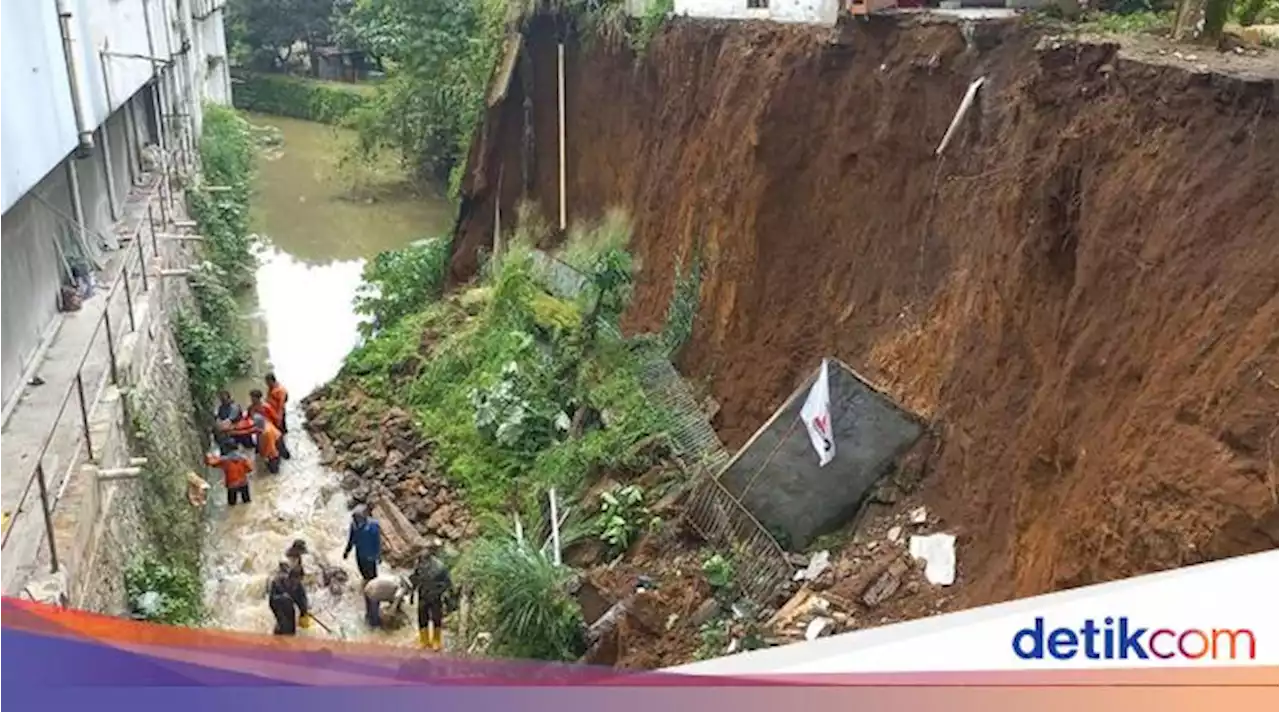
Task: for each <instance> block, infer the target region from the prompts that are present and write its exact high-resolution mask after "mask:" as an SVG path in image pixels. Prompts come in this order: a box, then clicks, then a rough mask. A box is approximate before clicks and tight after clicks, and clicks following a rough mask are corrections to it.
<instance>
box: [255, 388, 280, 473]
mask: <svg viewBox="0 0 1280 712" xmlns="http://www.w3.org/2000/svg"><path fill="white" fill-rule="evenodd" d="M249 412H250V413H252V414H253V415H254V416H259V415H261V416H262V417H263V418H264V419H266V421H267V422H268V423H270V424H271V425H273V426H275V429H276V433H277V434H278V437H277V438H276V443H275V447H276V449H277V450H279V452H280V456H281V457H283V458H285V459H286V460H287V459H288V458H289V448H287V447H285V444H284V412H283V411H280V410H277V409H276V407H275V406H274V405H273V404H272V403H271V402H270V401H268V400H263V397H262V391H260V390H258V389H256V388H255V389H253V390H251V391H249ZM272 472H274V470H272Z"/></svg>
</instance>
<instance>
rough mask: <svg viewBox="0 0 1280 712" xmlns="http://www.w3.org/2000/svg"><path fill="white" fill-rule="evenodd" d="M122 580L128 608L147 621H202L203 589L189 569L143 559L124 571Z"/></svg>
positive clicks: (147, 558) (189, 622)
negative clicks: (127, 598) (127, 599)
mask: <svg viewBox="0 0 1280 712" xmlns="http://www.w3.org/2000/svg"><path fill="white" fill-rule="evenodd" d="M124 581H125V592H126V594H127V595H128V597H129V604H130V606H131V607H132V608H133V610H134V612H135V613H136V614H138V615H139V616H141V617H142V618H144V619H146V620H149V621H154V622H156V623H167V624H169V625H186V626H190V625H195V624H197V623H199V622H200V620H201V619H202V618H203V615H204V610H203V607H202V603H201V601H202V600H203V587H202V584H201V582H200V577H199V575H198V574H197V573H196V572H195V571H193V570H192V569H188V568H180V567H175V566H170V565H169V564H167V563H164V562H162V561H160V560H159V559H157V558H154V557H152V556H145V557H142V558H140V559H138V560H137V561H134V562H133V563H132V564H131V565H130V566H129V568H128V569H126V570H125V574H124Z"/></svg>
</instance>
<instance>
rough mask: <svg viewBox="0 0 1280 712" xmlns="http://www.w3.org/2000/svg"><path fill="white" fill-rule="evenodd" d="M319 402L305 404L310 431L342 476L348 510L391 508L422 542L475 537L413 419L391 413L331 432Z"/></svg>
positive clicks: (469, 518) (352, 411)
mask: <svg viewBox="0 0 1280 712" xmlns="http://www.w3.org/2000/svg"><path fill="white" fill-rule="evenodd" d="M321 403H322V401H321V400H320V399H314V400H311V401H309V402H307V403H305V404H304V405H305V407H306V413H307V429H308V430H309V431H310V432H311V434H312V436H313V437H314V438H315V440H316V443H317V445H319V447H320V452H321V458H322V459H321V462H322V463H323V464H324V465H325V466H327V467H330V468H332V469H334V470H337V471H338V472H342V473H343V476H342V486H343V488H344V489H345V490H346V491H347V493H348V496H349V505H350V506H355V505H357V504H363V503H372V504H378V503H382V502H391V503H394V504H395V505H396V507H397V508H398V509H399V511H400V513H402V514H403V516H404V518H405V519H406V520H407V521H408V522H409V523H411V525H412V526H413V528H414V529H415V530H416V531H417V533H418V534H420V535H421V536H423V537H427V538H431V537H437V538H440V539H442V540H444V541H446V542H457V541H461V540H465V539H468V538H471V537H474V536H475V535H476V533H477V524H476V522H475V520H474V519H473V518H472V516H471V513H470V512H469V511H468V510H467V508H466V506H465V505H464V504H463V503H462V502H461V501H460V499H459V497H458V494H457V492H456V491H455V490H454V489H453V488H452V487H451V486H450V485H449V483H448V482H446V481H445V479H444V477H443V476H441V475H440V474H439V473H438V472H436V471H435V469H434V468H433V466H432V463H431V445H430V443H429V442H427V441H426V439H425V438H424V437H423V436H422V435H421V433H420V432H419V431H418V428H417V426H416V425H415V423H414V422H413V417H412V416H411V415H410V414H409V413H407V412H406V411H404V410H402V409H400V408H390V409H388V410H386V411H385V412H383V413H382V414H381V416H380V418H378V419H377V420H376V422H368V421H373V420H374V419H373V418H368V419H362V418H360V417H359V416H358V415H355V414H357V413H359V412H360V409H359V408H352V409H350V410H347V411H346V412H347V413H350V414H353V415H352V418H353V419H354V420H356V421H359V422H354V423H344V424H343V427H341V428H338V427H331V423H330V421H329V419H328V417H327V416H326V415H325V412H324V411H325V409H324V408H323V407H322V405H321Z"/></svg>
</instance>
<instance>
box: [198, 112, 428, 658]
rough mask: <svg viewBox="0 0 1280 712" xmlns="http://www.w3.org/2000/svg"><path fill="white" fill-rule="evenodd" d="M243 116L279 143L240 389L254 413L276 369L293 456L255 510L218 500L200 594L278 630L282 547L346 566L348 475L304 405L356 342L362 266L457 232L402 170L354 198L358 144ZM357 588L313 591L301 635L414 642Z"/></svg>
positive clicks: (260, 225)
mask: <svg viewBox="0 0 1280 712" xmlns="http://www.w3.org/2000/svg"><path fill="white" fill-rule="evenodd" d="M247 118H248V119H249V120H250V121H251V122H252V123H253V124H255V125H256V126H258V127H267V128H268V130H271V131H275V132H278V135H279V141H278V143H279V145H278V146H276V147H274V148H272V149H270V150H268V151H266V152H265V154H264V155H263V156H262V157H261V158H260V160H259V166H258V171H257V177H256V180H255V183H254V186H253V187H254V193H253V199H252V203H251V206H252V209H251V212H250V221H251V226H252V229H253V230H254V231H255V232H256V233H258V235H259V237H260V238H261V239H260V245H259V248H258V252H257V255H256V257H257V263H256V266H255V270H254V274H255V278H256V279H255V287H254V289H253V291H252V292H251V293H250V294H248V295H246V297H245V299H244V300H243V303H242V306H243V307H244V309H245V311H244V313H245V318H244V320H243V327H244V329H243V333H244V335H245V337H246V340H247V341H248V342H249V345H250V348H251V350H252V351H253V359H252V360H253V364H252V367H251V368H250V369H249V373H250V375H249V376H247V377H246V378H244V379H241V380H239V381H237V382H235V383H233V384H231V391H232V393H233V395H234V396H235V397H236V398H237V400H238V401H239V402H241V403H247V402H248V391H249V390H250V389H251V388H262V376H263V375H264V374H265V373H266V372H268V371H274V372H275V373H276V375H277V377H278V378H279V379H280V381H281V383H282V384H284V385H285V387H286V388H288V389H289V391H290V404H289V407H288V408H287V411H288V418H289V424H290V432H289V435H288V439H289V445H290V449H291V450H292V452H293V458H292V459H290V460H287V461H285V462H284V463H283V466H282V468H281V472H280V473H279V474H278V475H269V474H265V473H259V474H258V475H257V476H256V477H255V479H254V481H253V502H252V503H251V504H249V505H248V506H243V505H241V506H237V507H234V508H228V507H227V506H226V503H225V501H224V500H223V499H222V498H221V497H220V496H218V495H215V496H213V497H211V498H210V505H209V506H210V516H209V522H208V536H207V545H206V548H205V555H204V579H205V581H204V589H205V601H206V608H207V609H208V611H209V616H208V620H207V622H206V624H207V625H209V626H211V627H217V628H225V629H233V630H245V631H253V632H268V631H270V630H271V625H272V619H271V614H270V611H269V610H268V608H267V605H266V602H265V598H264V596H265V586H266V581H267V578H268V576H269V574H270V573H271V572H272V571H274V569H275V565H276V562H278V561H279V560H280V558H281V557H282V555H283V553H284V550H285V548H287V547H288V545H289V544H290V543H291V542H292V541H293V540H294V539H298V538H301V539H304V540H306V541H307V542H308V544H309V545H310V548H311V549H312V551H314V552H316V553H317V554H319V555H320V556H322V557H324V558H325V559H326V560H327V561H328V563H330V564H339V563H342V562H341V555H342V549H343V547H344V545H345V544H346V534H347V526H348V523H349V513H348V512H349V510H348V508H347V499H346V497H345V496H344V495H343V494H342V493H341V487H340V480H339V475H338V474H337V473H335V472H334V471H332V470H331V469H329V468H327V467H325V466H324V464H323V463H322V462H321V456H320V452H319V450H318V448H317V447H316V445H315V443H314V442H313V441H312V440H311V439H310V437H309V436H308V434H307V432H306V428H305V417H306V416H305V413H304V412H303V409H302V408H301V407H300V403H301V401H302V399H303V398H304V397H305V396H307V394H308V393H310V392H311V391H312V390H313V389H315V388H316V387H317V386H318V385H320V384H322V383H324V382H325V381H327V380H328V379H329V378H331V377H332V376H333V375H334V374H335V373H336V372H337V370H338V368H339V366H340V365H341V363H342V360H343V358H344V357H345V356H346V354H347V352H348V351H350V349H351V348H352V347H353V346H354V345H355V344H356V343H357V342H358V340H359V334H358V331H357V324H358V322H359V319H358V318H357V317H356V315H355V312H354V309H353V300H354V297H355V293H356V289H357V287H358V286H359V284H360V274H361V270H362V269H363V266H364V264H365V260H367V259H368V258H370V257H372V256H373V255H375V254H377V253H378V252H381V251H383V250H388V249H394V248H397V247H400V246H403V245H405V244H407V243H409V242H410V241H412V240H414V239H416V238H419V237H423V236H426V235H432V234H437V233H439V232H442V231H445V230H447V229H448V228H449V226H450V225H451V222H452V208H451V207H450V206H449V205H448V203H447V202H446V201H444V200H442V199H439V198H435V197H433V196H431V195H424V194H421V193H418V192H415V191H413V190H412V189H410V188H409V187H408V185H407V184H406V183H405V182H404V181H402V180H399V179H398V176H397V174H396V171H395V169H394V166H383V167H382V168H381V170H380V172H379V175H378V180H376V181H374V183H373V186H374V188H375V190H374V191H373V193H372V194H371V195H368V196H362V197H361V198H360V199H352V198H351V197H350V191H349V188H350V186H349V185H348V184H347V183H346V182H345V181H344V179H343V176H342V175H341V170H340V168H339V159H340V150H341V148H342V146H343V144H344V141H346V140H348V139H349V137H350V134H348V133H346V132H344V131H343V130H341V129H336V128H334V127H330V126H324V125H320V124H315V123H310V122H306V121H300V120H296V119H288V118H282V117H274V116H265V115H260V114H248V115H247ZM211 481H216V480H211ZM358 582H359V577H358V576H355V575H354V570H353V571H352V574H351V576H350V577H349V581H348V583H347V586H346V587H345V588H344V589H343V590H341V591H340V592H339V593H338V594H334V593H333V592H330V591H327V590H323V589H321V588H320V587H318V586H312V587H311V588H310V591H311V593H312V598H313V602H312V605H313V607H314V608H315V609H316V612H317V614H318V615H317V620H318V621H319V623H320V624H321V626H318V627H315V628H312V629H311V630H309V631H304V632H303V635H307V636H320V637H325V636H337V637H341V638H344V639H347V640H376V641H378V642H382V643H387V644H393V645H402V644H408V643H410V642H411V641H412V639H413V633H412V630H411V626H410V627H403V628H398V629H392V630H378V631H371V630H369V629H368V628H367V626H365V625H364V623H363V613H364V607H363V602H362V600H361V597H360V593H359V591H358ZM401 622H403V621H401ZM324 626H327V630H326V628H325V627H324Z"/></svg>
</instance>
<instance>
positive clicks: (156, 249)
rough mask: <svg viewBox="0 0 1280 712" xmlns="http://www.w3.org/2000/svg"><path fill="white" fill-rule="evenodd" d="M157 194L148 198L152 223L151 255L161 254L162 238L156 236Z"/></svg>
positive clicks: (148, 214)
mask: <svg viewBox="0 0 1280 712" xmlns="http://www.w3.org/2000/svg"><path fill="white" fill-rule="evenodd" d="M154 203H155V196H151V197H149V198H147V222H148V223H149V224H150V225H151V256H152V257H159V256H160V238H159V237H156V210H155V204H154Z"/></svg>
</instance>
